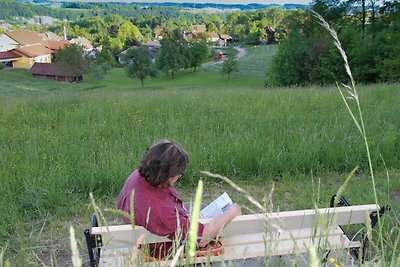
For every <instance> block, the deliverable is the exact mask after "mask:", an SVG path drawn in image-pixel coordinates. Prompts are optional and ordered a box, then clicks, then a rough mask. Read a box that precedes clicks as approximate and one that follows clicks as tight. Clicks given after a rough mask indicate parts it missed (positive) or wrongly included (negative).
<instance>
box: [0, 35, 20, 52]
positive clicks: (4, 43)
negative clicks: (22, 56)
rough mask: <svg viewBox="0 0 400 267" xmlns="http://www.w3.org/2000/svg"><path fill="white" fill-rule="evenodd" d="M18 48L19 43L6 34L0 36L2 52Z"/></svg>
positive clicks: (0, 50)
mask: <svg viewBox="0 0 400 267" xmlns="http://www.w3.org/2000/svg"><path fill="white" fill-rule="evenodd" d="M16 47H18V43H17V42H16V41H14V40H13V39H11V38H10V37H8V36H7V35H5V34H4V33H3V34H1V35H0V52H4V51H8V50H11V49H14V48H16Z"/></svg>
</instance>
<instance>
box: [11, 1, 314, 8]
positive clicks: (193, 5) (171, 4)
mask: <svg viewBox="0 0 400 267" xmlns="http://www.w3.org/2000/svg"><path fill="white" fill-rule="evenodd" d="M17 1H18V2H22V3H29V2H30V3H34V4H40V5H51V4H52V3H53V4H54V3H60V2H68V3H73V2H92V3H96V2H102V3H105V2H110V3H125V4H128V3H129V4H133V5H140V6H164V7H178V8H197V9H203V8H216V9H240V10H255V9H263V8H272V7H281V8H283V9H307V8H308V5H303V4H284V5H278V4H257V3H252V4H218V3H175V2H158V3H154V2H151V3H144V2H131V1H130V0H109V1H107V0H102V1H95V0H83V1H68V0H17Z"/></svg>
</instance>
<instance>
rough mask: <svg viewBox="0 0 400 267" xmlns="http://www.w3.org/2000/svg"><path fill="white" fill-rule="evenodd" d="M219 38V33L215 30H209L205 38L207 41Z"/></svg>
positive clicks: (213, 41)
mask: <svg viewBox="0 0 400 267" xmlns="http://www.w3.org/2000/svg"><path fill="white" fill-rule="evenodd" d="M218 40H219V35H218V33H216V32H210V35H209V36H208V38H207V41H208V42H211V43H215V42H217V41H218Z"/></svg>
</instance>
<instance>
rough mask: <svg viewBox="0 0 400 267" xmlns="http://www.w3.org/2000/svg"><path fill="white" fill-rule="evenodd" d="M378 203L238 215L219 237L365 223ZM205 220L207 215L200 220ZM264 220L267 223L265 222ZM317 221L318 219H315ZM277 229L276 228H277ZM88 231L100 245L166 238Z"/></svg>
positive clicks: (119, 229) (127, 230)
mask: <svg viewBox="0 0 400 267" xmlns="http://www.w3.org/2000/svg"><path fill="white" fill-rule="evenodd" d="M378 208H379V207H378V206H377V205H375V204H372V205H359V206H348V207H337V208H326V209H318V210H315V209H310V210H298V211H284V212H273V213H267V214H251V215H242V216H238V217H236V218H235V219H233V220H232V221H231V222H230V223H229V224H227V225H226V226H225V227H224V229H223V230H222V231H221V233H220V237H226V236H232V235H241V234H246V235H248V234H252V233H261V232H265V229H267V231H268V232H269V233H271V234H273V233H277V232H278V231H285V230H288V229H302V228H305V229H309V228H315V227H318V225H316V224H317V222H318V221H330V223H331V226H332V227H334V226H336V225H348V224H359V223H365V221H366V217H367V216H369V214H370V213H371V212H372V211H376V210H377V209H378ZM200 221H201V222H203V223H207V222H209V221H210V219H202V220H200ZM266 222H267V223H266ZM319 224H321V223H319ZM278 229H279V230H278ZM92 234H101V235H102V239H103V245H104V246H107V247H110V248H118V247H124V246H130V245H132V244H136V240H138V238H139V236H140V235H142V234H144V235H145V239H144V240H145V241H144V242H145V243H157V242H168V241H170V240H169V239H168V238H166V237H162V236H158V235H154V234H151V233H150V232H148V231H147V230H146V229H144V228H143V227H141V226H136V227H135V229H133V228H132V226H131V225H117V226H108V227H93V228H92Z"/></svg>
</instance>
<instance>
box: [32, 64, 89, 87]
mask: <svg viewBox="0 0 400 267" xmlns="http://www.w3.org/2000/svg"><path fill="white" fill-rule="evenodd" d="M30 73H31V74H32V76H33V77H37V78H45V79H49V80H54V81H59V82H70V83H73V82H81V81H82V80H83V79H82V74H75V73H73V72H72V71H68V69H67V68H65V67H63V66H62V65H60V64H57V63H35V64H33V66H32V68H31V69H30Z"/></svg>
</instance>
